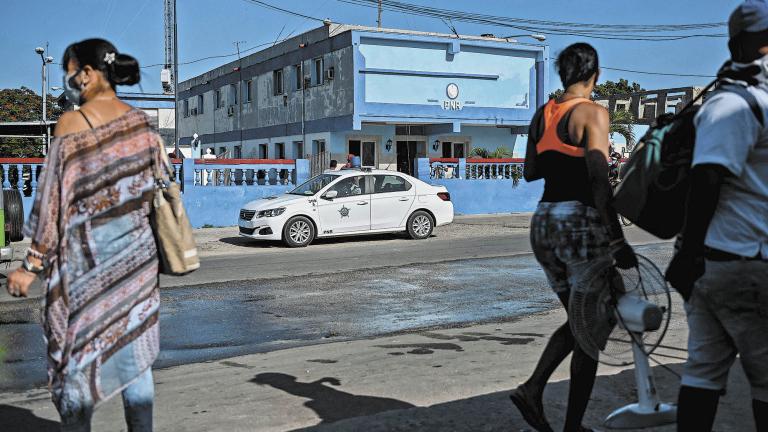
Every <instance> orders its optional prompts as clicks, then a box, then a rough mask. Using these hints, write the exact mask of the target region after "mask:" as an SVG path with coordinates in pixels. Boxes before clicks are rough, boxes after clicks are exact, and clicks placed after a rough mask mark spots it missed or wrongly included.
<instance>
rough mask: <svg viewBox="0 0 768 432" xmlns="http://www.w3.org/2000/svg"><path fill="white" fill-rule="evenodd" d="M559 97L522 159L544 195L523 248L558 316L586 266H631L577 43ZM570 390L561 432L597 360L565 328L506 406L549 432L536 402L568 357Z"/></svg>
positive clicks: (570, 424) (571, 427) (583, 48)
mask: <svg viewBox="0 0 768 432" xmlns="http://www.w3.org/2000/svg"><path fill="white" fill-rule="evenodd" d="M557 67H558V70H559V74H560V78H561V80H562V83H563V87H564V88H565V93H564V94H563V96H562V97H561V98H560V99H557V100H555V99H552V100H550V101H549V103H547V104H546V105H545V106H543V107H541V108H539V110H538V111H537V112H536V114H535V115H534V117H533V121H532V122H531V126H530V130H529V135H528V147H527V151H526V158H525V169H524V176H525V179H526V180H527V181H535V180H539V179H544V195H543V197H542V198H541V202H540V203H539V205H538V207H537V209H536V212H535V213H534V215H533V219H532V220H531V245H532V247H533V251H534V254H535V256H536V259H537V260H538V261H539V263H540V264H541V266H542V268H543V269H544V273H545V274H546V276H547V279H548V280H549V283H550V285H551V287H552V289H553V290H554V291H555V293H556V294H557V296H558V298H559V299H560V301H561V303H562V304H563V306H564V307H565V310H566V312H568V310H569V298H570V294H571V292H572V290H574V289H578V286H577V284H576V281H578V280H579V279H580V278H581V277H582V275H583V274H584V272H585V271H586V269H587V268H588V267H589V266H588V263H590V262H593V261H595V260H605V262H607V263H609V264H610V263H612V262H615V264H616V265H617V266H618V267H620V268H630V267H633V266H636V265H637V258H636V257H635V254H634V252H633V251H632V248H631V247H630V246H629V245H628V244H627V242H626V240H625V239H624V234H623V233H622V230H621V225H620V224H619V219H618V217H617V215H616V211H615V210H613V208H612V207H611V198H612V195H613V194H612V190H611V185H610V182H609V180H608V172H609V167H608V159H609V154H608V151H609V146H610V143H609V141H608V125H609V120H608V111H607V110H606V109H605V108H603V107H601V106H600V105H597V104H595V103H593V102H592V101H591V100H590V96H591V95H592V91H593V90H594V88H595V84H596V83H597V79H598V76H599V73H600V69H599V63H598V56H597V51H595V49H594V48H593V47H592V46H590V45H588V44H585V43H577V44H574V45H571V46H569V47H567V48H566V49H565V50H563V52H562V53H561V54H560V56H559V57H558V59H557ZM571 353H572V354H573V356H572V358H571V382H570V387H569V392H568V409H567V412H566V416H565V427H564V430H565V431H567V432H573V431H588V430H589V429H588V428H586V427H584V426H582V420H583V418H584V412H585V411H586V408H587V404H588V402H589V398H590V394H591V393H592V386H593V385H594V382H595V374H596V372H597V360H596V359H594V358H591V357H590V356H589V355H588V354H587V353H586V352H585V351H584V350H582V349H581V347H579V345H578V343H577V342H576V341H575V339H574V336H573V334H572V333H571V327H570V324H569V323H568V322H566V323H565V324H563V325H562V326H561V327H560V328H559V329H557V331H555V333H554V334H553V335H552V337H551V338H550V340H549V342H548V343H547V346H546V348H545V349H544V352H543V353H542V355H541V358H540V359H539V362H538V364H537V365H536V369H535V370H534V371H533V374H532V375H531V377H530V378H529V379H528V380H527V381H525V382H524V383H523V384H521V385H520V386H519V387H517V389H515V390H514V391H513V392H512V394H511V395H510V398H511V399H512V402H513V403H514V404H515V406H517V408H518V409H519V410H520V412H521V414H522V415H523V418H524V419H525V420H526V421H527V422H528V423H529V424H530V425H531V426H532V427H533V428H534V429H536V430H537V431H541V432H544V431H552V427H551V426H550V425H549V422H548V421H547V419H546V416H545V414H544V407H543V403H542V395H543V393H544V387H545V385H546V384H547V381H548V380H549V378H550V376H551V375H552V373H553V372H554V371H555V369H556V368H557V367H558V366H559V365H560V363H561V362H562V361H563V360H564V359H565V358H566V356H568V354H571Z"/></svg>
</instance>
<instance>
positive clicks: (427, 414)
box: [296, 364, 755, 432]
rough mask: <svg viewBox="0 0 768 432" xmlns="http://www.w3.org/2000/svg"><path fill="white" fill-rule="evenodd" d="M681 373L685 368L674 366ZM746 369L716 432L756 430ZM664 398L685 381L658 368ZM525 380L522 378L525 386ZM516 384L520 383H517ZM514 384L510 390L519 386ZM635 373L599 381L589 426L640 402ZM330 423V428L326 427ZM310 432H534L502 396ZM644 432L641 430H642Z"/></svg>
mask: <svg viewBox="0 0 768 432" xmlns="http://www.w3.org/2000/svg"><path fill="white" fill-rule="evenodd" d="M671 369H672V370H674V371H675V372H676V373H680V372H681V370H682V364H675V365H671ZM740 369H741V368H740V367H736V368H734V370H732V371H731V374H730V382H729V392H728V394H727V395H726V396H725V397H724V398H722V399H721V401H720V406H719V409H718V415H717V420H716V422H715V428H714V430H718V431H724V430H728V431H731V430H733V431H737V430H738V431H742V430H743V431H748V430H755V429H754V424H753V420H752V411H751V402H750V400H751V396H750V390H749V385H748V384H747V382H746V379H745V378H744V373H743V371H741V370H740ZM653 371H654V374H655V376H656V381H657V388H658V392H659V396H660V398H661V400H662V401H664V402H675V401H676V400H677V392H678V389H679V386H680V381H679V379H678V378H677V377H676V376H675V375H673V374H671V373H670V372H669V371H667V370H664V369H662V368H661V367H654V368H653ZM522 379H523V378H518V379H517V380H518V381H521V380H522ZM513 380H514V379H513ZM513 380H510V383H509V384H510V387H513V386H514V385H515V384H516V382H515V381H513ZM568 385H569V381H568V380H565V381H559V382H555V383H551V384H549V385H548V386H547V389H546V392H545V395H544V405H545V410H546V414H547V418H548V419H549V422H550V424H551V425H552V427H553V429H555V430H561V429H562V424H563V420H564V415H565V409H566V404H567V397H568ZM636 400H637V398H636V395H635V385H634V371H633V370H632V369H627V370H624V371H622V372H620V373H618V374H615V375H602V376H599V377H598V378H597V381H596V383H595V389H594V391H593V393H592V398H591V400H590V405H589V409H588V410H587V414H586V416H585V419H584V424H585V425H587V426H592V427H596V428H598V429H600V430H607V429H604V428H603V426H602V424H603V420H604V419H605V418H606V416H608V414H610V413H611V412H612V411H614V410H615V409H617V408H620V407H622V406H624V405H626V404H629V403H634V402H636ZM326 423H327V422H326ZM296 430H297V431H304V432H325V431H340V432H352V431H361V430H364V431H366V432H385V431H386V432H391V431H394V432H398V431H401V432H410V431H416V430H418V431H425V432H437V431H454V432H475V431H483V432H496V431H499V432H502V431H504V432H509V431H532V430H533V429H531V427H530V426H529V425H528V424H527V423H525V421H524V420H523V418H522V416H521V415H520V413H519V412H518V411H517V409H516V408H515V407H514V406H513V405H512V403H511V402H510V400H509V391H500V392H495V393H488V394H484V395H479V396H474V397H470V398H466V399H459V400H454V401H450V402H446V403H440V404H435V405H432V406H427V407H414V408H409V409H407V410H398V411H387V412H381V413H377V414H374V415H369V416H367V417H355V418H347V419H344V420H340V421H338V422H336V423H334V424H332V425H328V424H318V425H315V426H311V427H307V428H302V429H296ZM637 431H638V432H640V431H641V430H637ZM642 431H655V432H673V431H675V425H668V426H663V427H656V428H651V429H642Z"/></svg>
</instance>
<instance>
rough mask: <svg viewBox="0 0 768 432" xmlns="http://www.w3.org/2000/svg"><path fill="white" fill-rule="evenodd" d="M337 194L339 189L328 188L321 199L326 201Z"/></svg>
mask: <svg viewBox="0 0 768 432" xmlns="http://www.w3.org/2000/svg"><path fill="white" fill-rule="evenodd" d="M337 196H339V191H335V190H329V191H328V192H326V193H325V195H323V199H327V200H328V201H332V200H333V199H334V198H336V197H337Z"/></svg>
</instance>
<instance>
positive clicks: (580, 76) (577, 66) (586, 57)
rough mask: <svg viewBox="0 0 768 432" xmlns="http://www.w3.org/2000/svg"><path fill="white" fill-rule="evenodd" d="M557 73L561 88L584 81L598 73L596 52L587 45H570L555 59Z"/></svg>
mask: <svg viewBox="0 0 768 432" xmlns="http://www.w3.org/2000/svg"><path fill="white" fill-rule="evenodd" d="M557 71H558V73H559V74H560V80H561V81H562V82H563V88H568V87H569V86H572V85H573V84H576V83H577V82H581V81H586V80H588V79H590V78H591V77H592V75H593V74H596V73H598V72H599V71H600V62H599V61H598V58H597V51H596V50H595V49H594V48H593V47H592V45H590V44H587V43H576V44H573V45H570V46H569V47H567V48H566V49H564V50H563V52H561V53H560V55H559V56H558V57H557Z"/></svg>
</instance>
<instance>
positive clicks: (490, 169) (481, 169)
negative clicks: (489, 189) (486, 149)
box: [429, 158, 525, 183]
mask: <svg viewBox="0 0 768 432" xmlns="http://www.w3.org/2000/svg"><path fill="white" fill-rule="evenodd" d="M524 162H525V161H524V159H519V158H508V159H480V158H470V159H464V158H436V159H430V160H429V178H430V179H464V180H513V181H514V182H515V183H517V182H518V181H519V180H520V179H521V178H522V177H523V164H524Z"/></svg>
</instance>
